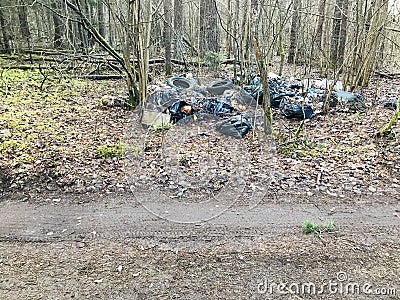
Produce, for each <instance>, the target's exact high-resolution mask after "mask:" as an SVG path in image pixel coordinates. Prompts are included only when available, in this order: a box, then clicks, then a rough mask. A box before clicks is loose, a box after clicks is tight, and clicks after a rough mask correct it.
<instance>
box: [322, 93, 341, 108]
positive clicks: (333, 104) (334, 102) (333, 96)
mask: <svg viewBox="0 0 400 300" xmlns="http://www.w3.org/2000/svg"><path fill="white" fill-rule="evenodd" d="M325 99H326V95H323V96H322V97H321V98H320V100H319V102H322V103H325ZM337 105H338V97H337V95H336V94H335V93H332V94H331V96H330V99H329V107H336V106H337Z"/></svg>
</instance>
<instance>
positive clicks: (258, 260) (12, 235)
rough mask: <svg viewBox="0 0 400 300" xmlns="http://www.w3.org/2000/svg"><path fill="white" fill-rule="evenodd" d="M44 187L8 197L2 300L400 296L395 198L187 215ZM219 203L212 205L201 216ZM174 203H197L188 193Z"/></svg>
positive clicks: (2, 226) (181, 209) (183, 208)
mask: <svg viewBox="0 0 400 300" xmlns="http://www.w3.org/2000/svg"><path fill="white" fill-rule="evenodd" d="M45 197H46V198H44V199H37V200H40V201H33V202H29V203H28V202H15V201H7V200H6V199H5V201H3V202H2V203H1V204H0V239H1V243H0V271H1V272H0V274H1V275H0V298H1V299H69V298H76V299H85V298H87V299H156V298H157V299H239V298H240V299H303V298H315V299H321V298H323V299H342V298H346V297H347V298H348V299H398V298H399V293H400V292H399V290H400V285H399V278H400V246H399V245H400V217H399V214H400V213H399V207H398V205H397V204H396V201H395V200H394V199H387V200H388V201H386V203H385V199H359V200H358V201H356V202H355V203H354V204H353V205H352V206H351V207H349V206H348V205H346V203H345V201H343V200H342V201H341V203H339V201H338V200H337V199H334V198H326V199H318V198H317V197H315V198H296V199H294V198H293V199H290V198H286V199H275V200H274V201H272V200H271V199H264V200H263V201H262V202H261V203H259V204H258V205H257V206H256V207H253V208H252V209H250V208H251V207H250V206H246V205H244V204H243V203H244V202H243V201H242V202H240V204H239V203H238V204H236V205H233V206H232V207H231V208H230V209H228V210H227V211H226V212H224V213H223V214H222V215H221V216H219V217H216V218H213V219H211V220H209V221H207V222H197V221H196V222H194V223H189V224H182V223H175V222H171V221H168V220H165V219H161V218H159V217H156V216H155V215H153V214H151V213H150V212H149V210H148V209H146V208H151V207H152V203H151V201H149V202H145V203H139V202H137V201H136V200H135V198H133V197H131V196H129V194H128V195H125V196H118V197H116V196H104V197H96V199H94V198H91V199H89V198H87V197H90V196H86V199H85V197H79V198H78V197H76V198H74V197H71V196H68V197H67V196H60V195H56V194H54V195H45ZM92 197H93V196H92ZM46 199H47V201H46ZM81 200H85V201H83V202H82V203H79V202H80V201H81ZM158 204H159V203H158ZM144 206H145V207H146V208H145V207H144ZM217 208H218V203H214V202H207V203H203V204H202V207H201V209H199V210H198V211H197V215H196V216H195V218H196V219H198V220H201V219H204V218H206V217H207V216H208V213H209V211H210V210H212V211H215V210H216V209H217ZM163 211H164V212H165V213H164V215H163V216H164V217H165V218H167V219H168V218H169V219H173V218H174V217H178V216H180V215H184V214H188V213H192V212H191V211H190V210H188V209H187V205H185V204H181V202H179V201H174V202H172V201H171V203H165V204H163ZM327 219H330V220H333V221H334V223H335V225H336V231H335V232H333V233H324V234H321V235H320V236H313V235H305V234H303V233H302V229H301V225H302V223H303V222H304V221H305V220H313V221H314V222H320V223H322V222H323V221H325V220H327ZM281 282H285V283H286V285H281V286H278V284H279V283H281ZM324 283H325V285H324ZM310 284H311V286H310ZM329 284H330V285H329ZM314 286H315V290H314V289H313V288H314ZM335 287H336V289H335ZM352 289H354V290H352ZM318 290H319V291H320V294H318ZM346 291H347V292H348V295H345V294H346ZM290 292H293V293H294V294H292V295H290V294H289V293H290ZM369 293H372V294H373V296H371V295H369ZM377 293H381V294H382V293H384V294H386V295H379V296H378V295H377Z"/></svg>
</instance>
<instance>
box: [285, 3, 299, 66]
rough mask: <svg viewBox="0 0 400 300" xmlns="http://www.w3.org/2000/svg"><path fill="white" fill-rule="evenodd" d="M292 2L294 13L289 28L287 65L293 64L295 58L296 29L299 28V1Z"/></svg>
mask: <svg viewBox="0 0 400 300" xmlns="http://www.w3.org/2000/svg"><path fill="white" fill-rule="evenodd" d="M293 1H294V7H293V9H294V12H293V16H292V25H291V27H290V45H289V53H288V63H290V64H293V63H294V58H295V56H296V49H297V34H298V28H299V26H300V20H299V18H300V14H299V10H300V7H301V0H293Z"/></svg>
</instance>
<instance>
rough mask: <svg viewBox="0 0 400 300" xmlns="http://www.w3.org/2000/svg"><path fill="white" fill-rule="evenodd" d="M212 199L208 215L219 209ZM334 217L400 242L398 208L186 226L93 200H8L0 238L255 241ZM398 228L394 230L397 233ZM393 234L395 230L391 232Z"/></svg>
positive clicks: (241, 215) (260, 214) (279, 211)
mask: <svg viewBox="0 0 400 300" xmlns="http://www.w3.org/2000/svg"><path fill="white" fill-rule="evenodd" d="M215 205H216V204H215V203H207V207H206V206H205V207H203V210H202V211H199V218H200V219H201V217H202V214H206V213H207V211H209V210H212V209H214V208H215ZM163 209H165V210H168V211H173V212H174V213H175V214H180V213H182V214H183V213H185V206H184V205H179V204H176V203H171V204H170V205H168V204H165V207H164V208H163ZM328 219H329V220H333V221H334V223H335V225H336V226H337V231H338V232H337V234H354V235H356V234H362V235H364V234H366V233H371V235H370V236H371V237H370V238H369V239H370V240H373V239H376V240H379V239H380V236H381V235H382V236H384V237H386V238H388V239H390V240H394V241H399V240H400V237H399V235H398V234H396V232H397V233H398V232H399V230H400V218H399V217H398V216H397V215H396V207H395V206H391V205H375V206H369V207H368V206H367V207H357V208H354V207H353V208H351V209H349V208H346V207H336V208H335V212H332V210H331V209H329V207H326V208H321V207H319V208H316V207H315V206H313V205H311V204H307V205H306V204H304V205H291V206H289V205H275V204H272V205H268V204H263V205H259V206H258V207H257V208H255V209H252V210H249V209H248V208H246V207H235V208H233V209H231V210H229V211H228V212H226V213H225V214H223V215H221V216H220V217H218V218H216V219H213V220H212V221H210V222H199V223H196V224H181V223H173V222H168V221H165V220H163V219H159V218H157V217H156V216H154V215H151V214H149V213H148V212H147V211H146V210H145V209H144V208H143V207H141V206H135V205H128V204H120V205H114V206H113V204H110V203H107V204H106V203H97V202H94V203H93V202H92V203H88V204H85V205H68V204H63V203H60V204H49V205H41V206H35V205H33V204H28V203H11V202H3V203H2V204H1V206H0V241H21V242H58V241H84V240H88V241H90V240H95V239H104V240H114V241H123V240H139V241H147V242H155V243H160V242H161V243H172V244H174V243H179V244H184V243H191V244H196V243H198V244H199V246H200V245H201V244H204V243H208V242H226V243H229V242H230V241H232V240H236V241H237V240H239V241H240V240H241V241H246V240H248V241H251V240H253V239H257V238H268V237H273V236H274V235H285V234H293V233H296V232H297V233H301V225H302V223H303V222H304V221H305V220H313V221H315V222H320V221H321V222H322V221H324V220H328ZM393 231H394V232H393ZM389 232H393V234H390V235H388V233H389Z"/></svg>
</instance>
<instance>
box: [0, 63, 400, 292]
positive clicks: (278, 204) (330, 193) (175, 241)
mask: <svg viewBox="0 0 400 300" xmlns="http://www.w3.org/2000/svg"><path fill="white" fill-rule="evenodd" d="M399 84H400V80H399V79H397V80H387V79H382V78H373V80H372V81H371V85H370V87H369V88H368V89H364V90H362V91H360V92H361V93H362V94H363V95H364V96H365V98H366V103H367V104H368V105H367V106H368V109H367V110H366V111H365V112H355V113H348V112H341V111H339V110H332V111H330V113H328V114H327V115H318V116H316V117H314V118H313V119H311V120H310V121H308V122H306V124H305V128H304V130H303V131H302V133H301V135H300V136H299V138H294V133H295V132H296V130H297V128H298V126H299V121H293V120H287V119H285V118H282V117H281V116H280V115H279V113H278V112H275V114H274V131H275V132H276V133H278V134H277V136H278V137H279V138H277V139H276V140H275V141H270V140H266V139H265V138H263V135H262V134H261V133H260V132H259V131H257V130H253V131H251V132H250V133H249V134H247V135H246V136H245V138H243V139H233V138H229V137H226V136H223V135H221V134H219V133H217V132H216V131H215V130H214V125H215V122H217V121H218V120H216V119H215V118H214V117H205V118H199V119H198V120H197V121H196V122H190V123H186V124H183V125H180V126H172V128H170V129H168V130H154V131H151V130H147V129H145V128H143V127H142V126H140V124H139V122H138V118H139V117H138V114H137V112H130V111H127V110H125V109H123V108H120V107H107V106H104V105H102V103H101V102H102V101H101V99H104V98H103V97H105V98H107V99H109V98H110V96H112V97H114V99H118V97H124V95H125V92H124V85H123V83H122V82H120V81H105V82H94V81H83V80H77V79H68V78H67V79H50V78H49V79H46V80H45V81H44V80H43V78H42V76H41V75H40V74H39V73H37V72H35V71H24V72H19V71H16V70H15V71H12V70H11V71H8V72H6V73H3V75H2V82H1V89H2V94H3V96H2V101H1V103H0V105H1V106H0V112H1V116H0V124H1V126H0V141H1V149H0V153H1V157H0V170H1V173H0V181H1V183H0V188H1V191H0V192H1V201H0V216H1V217H0V297H1V298H2V299H17V298H24V299H65V298H76V299H82V298H88V299H110V298H112V299H150V298H160V299H171V298H180V299H217V298H222V299H238V298H244V299H303V298H315V299H320V298H326V299H332V298H345V297H349V298H353V299H354V298H356V299H367V298H371V297H372V298H374V299H398V298H399V293H400V286H399V281H398V278H400V273H399V270H400V260H399V257H400V243H399V242H400V240H399V239H400V206H399V200H398V199H399V195H400V176H399V174H400V143H399V127H398V125H397V127H395V128H394V131H395V133H397V135H394V136H392V137H391V138H386V137H380V136H379V135H377V133H378V132H379V129H380V128H381V127H382V126H383V125H384V124H386V123H387V122H388V121H389V119H390V118H391V116H392V115H393V110H389V109H386V108H383V107H382V106H380V105H378V104H377V99H379V98H383V97H392V96H398V93H399V90H398V87H399V86H400V85H399ZM121 95H122V96H121ZM198 133H200V134H198ZM105 151H106V152H107V153H113V155H112V156H114V157H102V156H104V155H103V154H104V153H105ZM160 153H161V154H160ZM125 154H127V157H125V158H124V157H119V156H121V155H123V156H124V155H125ZM307 220H310V221H313V222H315V223H316V224H329V223H326V222H328V221H331V222H333V224H334V226H333V228H330V230H327V231H324V230H321V228H323V225H322V227H320V228H319V229H316V230H315V232H314V234H310V235H306V234H305V233H303V231H302V225H303V224H304V222H305V221H307ZM279 283H286V284H282V285H279ZM310 285H311V287H310ZM314 285H315V288H316V290H313V286H314ZM310 289H311V290H310ZM318 291H320V293H319V294H318ZM371 295H373V296H371Z"/></svg>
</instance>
